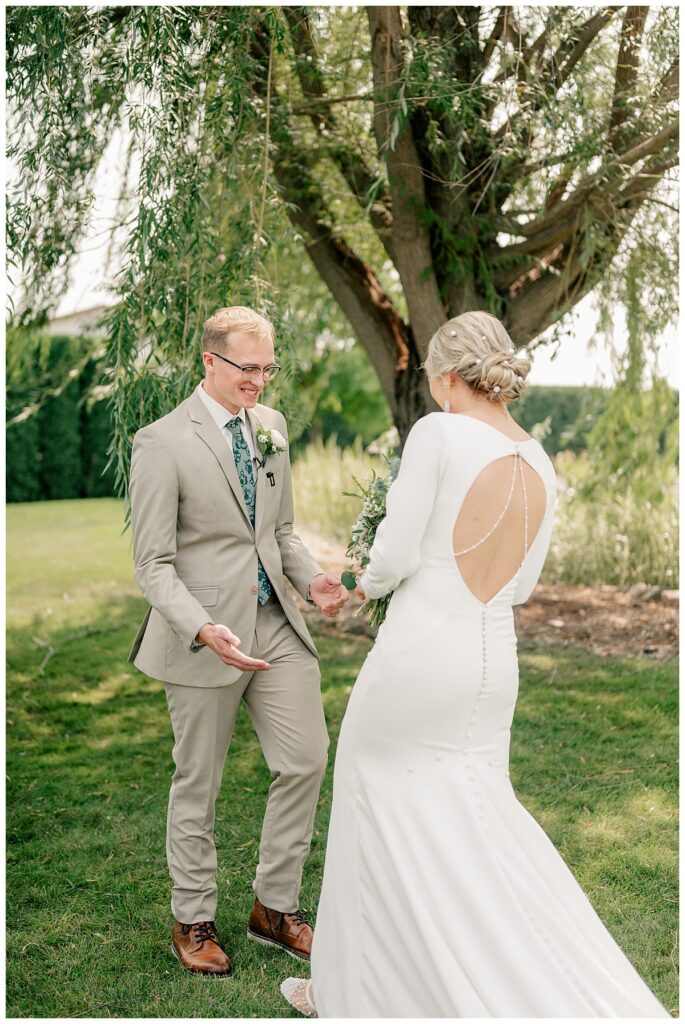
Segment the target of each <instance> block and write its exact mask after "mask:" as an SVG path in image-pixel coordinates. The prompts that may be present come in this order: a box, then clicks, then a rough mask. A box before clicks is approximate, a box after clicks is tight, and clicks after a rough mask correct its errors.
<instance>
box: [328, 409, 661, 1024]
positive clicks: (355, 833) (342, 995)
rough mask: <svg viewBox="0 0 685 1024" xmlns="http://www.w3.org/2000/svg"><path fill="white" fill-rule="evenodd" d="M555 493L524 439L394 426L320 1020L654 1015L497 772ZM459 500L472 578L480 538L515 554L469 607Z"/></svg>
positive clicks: (542, 458) (423, 424)
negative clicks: (394, 454)
mask: <svg viewBox="0 0 685 1024" xmlns="http://www.w3.org/2000/svg"><path fill="white" fill-rule="evenodd" d="M497 460H503V461H499V462H497ZM493 467H494V472H495V475H492V473H493ZM486 468H487V469H486ZM484 470H485V471H486V472H485V473H484V474H483V476H482V477H481V473H482V471H484ZM488 471H489V472H491V478H489V477H488V476H487V472H488ZM497 472H499V473H500V476H501V480H500V479H499V478H498V477H497V476H496V473H497ZM479 481H480V482H482V481H486V483H487V484H488V486H490V484H492V486H495V487H497V486H499V488H500V490H499V492H498V494H501V495H503V499H501V500H500V501H499V503H498V505H496V506H495V505H491V506H490V507H481V508H479V507H478V500H479V497H478V496H479V493H480V492H479V486H478V482H479ZM493 481H494V483H493ZM509 481H511V484H510V483H509ZM474 483H475V484H476V486H474V488H473V491H472V492H471V488H472V485H474ZM526 485H527V486H526ZM535 487H537V488H538V496H539V500H538V509H539V512H538V521H537V523H533V522H532V521H531V522H529V521H528V520H529V518H531V520H532V514H531V516H530V517H529V514H528V508H529V504H530V505H531V506H532V503H530V502H529V501H528V496H529V495H530V496H532V495H533V493H534V491H535ZM543 487H544V492H543V491H542V488H543ZM469 492H471V493H469ZM486 492H487V488H486V490H485V491H484V492H483V493H486ZM545 494H546V500H545ZM467 495H468V508H466V504H465V499H467ZM555 496H556V482H555V476H554V471H553V468H552V464H551V462H550V460H549V458H548V457H547V455H546V454H545V452H544V451H543V449H542V447H541V446H540V445H539V444H538V442H537V441H535V440H533V439H529V440H526V441H518V442H517V441H513V440H511V439H510V438H509V437H507V436H506V435H505V434H503V433H502V432H501V431H499V430H497V429H496V428H495V427H492V426H490V425H489V424H487V423H485V422H484V421H482V420H478V419H476V418H474V417H472V416H466V415H457V414H448V415H445V414H444V413H433V414H431V415H428V416H426V417H425V418H423V419H422V420H420V421H419V422H418V423H417V424H416V425H415V426H414V428H413V429H412V431H411V433H410V435H409V438H408V440H407V443H406V445H405V450H404V455H403V458H402V463H401V468H400V472H399V475H398V477H397V480H396V481H395V483H394V484H393V486H392V487H391V489H390V492H389V494H388V507H387V515H386V518H385V519H384V521H383V522H382V523H381V525H380V527H379V529H378V532H377V535H376V540H375V543H374V545H373V548H372V551H371V561H370V565H369V566H368V569H367V571H366V573H365V576H364V578H363V580H362V587H363V589H364V590H365V592H366V594H367V596H369V597H379V596H381V595H383V594H386V593H388V592H389V591H390V590H394V591H395V593H394V595H393V598H392V601H391V603H390V607H389V611H388V615H387V618H386V620H385V622H384V623H383V625H382V626H381V628H380V630H379V632H378V638H377V640H376V643H375V645H374V647H373V649H372V650H371V652H370V653H369V655H368V657H367V659H366V661H365V663H364V666H363V668H362V670H361V672H360V675H359V677H358V679H357V682H356V685H355V687H354V690H353V692H352V696H351V698H350V701H349V705H348V708H347V712H346V714H345V718H344V721H343V724H342V728H341V732H340V740H339V744H338V751H337V757H336V762H335V774H334V790H333V807H332V813H331V822H330V831H329V836H328V847H327V852H326V864H325V871H324V880H323V888H322V892H321V899H320V903H319V910H318V915H317V922H316V930H315V934H314V946H313V950H312V963H311V966H312V979H313V991H314V1000H315V1002H316V1007H317V1011H318V1014H319V1016H322V1017H551V1018H556V1017H664V1016H668V1013H667V1012H666V1010H665V1009H664V1008H663V1006H662V1005H661V1004H660V1003H659V1002H658V1000H657V999H656V997H655V996H654V995H653V994H652V992H651V991H650V989H649V988H648V987H647V985H646V984H645V983H644V982H643V981H642V979H641V978H640V976H639V975H638V974H637V972H636V971H635V969H634V968H633V966H632V965H631V963H630V962H629V960H628V959H627V957H626V956H625V955H624V954H623V952H622V951H621V950H620V949H619V947H618V946H617V945H616V943H615V942H614V940H613V938H612V937H611V935H610V934H609V932H608V931H607V929H606V928H605V927H604V925H603V924H602V922H601V921H600V919H599V917H598V916H597V914H596V913H595V911H594V910H593V908H592V906H591V905H590V903H589V901H588V900H587V898H586V896H585V895H584V893H583V891H582V889H581V888H580V886H579V885H578V883H577V882H576V881H575V879H574V878H573V875H572V874H571V872H570V871H569V869H568V868H567V867H566V865H565V863H564V861H563V860H562V858H561V856H560V855H559V854H558V853H557V851H556V849H555V848H554V846H553V845H552V843H551V841H550V840H549V839H548V837H547V836H546V834H545V833H544V832H543V830H542V828H541V827H540V826H539V825H538V824H537V823H536V821H535V820H534V819H533V818H532V817H531V816H530V814H528V812H527V811H526V810H525V808H524V807H523V806H522V805H521V804H520V803H519V802H518V800H517V799H516V796H515V794H514V791H513V789H512V786H511V783H510V781H509V774H508V771H507V766H508V759H509V736H510V727H511V722H512V716H513V713H514V706H515V703H516V696H517V688H518V663H517V657H516V634H515V631H514V619H513V612H512V606H513V605H514V604H521V603H523V602H524V601H526V600H527V599H528V598H529V597H530V595H531V593H532V591H533V588H534V587H535V584H536V582H537V580H538V577H539V575H540V571H541V569H542V565H543V562H544V560H545V556H546V553H547V549H548V547H549V542H550V536H551V531H552V522H553V517H554V503H555ZM462 504H465V509H466V513H465V517H464V520H463V522H464V530H466V531H467V533H468V531H469V530H470V531H471V532H470V536H469V537H467V538H466V543H465V544H461V543H460V544H459V551H458V552H457V554H458V555H465V556H466V558H467V559H469V558H470V559H471V562H470V572H471V574H472V575H473V573H474V572H476V574H477V573H478V571H479V564H478V559H479V558H480V557H481V553H483V552H485V555H487V552H488V550H489V551H492V550H495V549H494V548H492V545H493V544H494V545H495V546H496V545H497V544H499V549H498V550H499V551H500V552H502V553H503V554H502V556H501V559H498V560H496V562H499V561H502V562H504V561H506V558H505V555H506V554H507V552H509V553H511V552H512V551H513V552H514V553H515V557H516V561H515V562H514V563H512V564H513V565H514V571H513V572H512V573H511V574H510V577H509V576H507V578H505V579H504V581H503V582H501V586H499V589H497V590H496V592H495V593H494V596H493V597H491V598H490V599H489V600H487V601H486V602H484V601H482V600H480V599H479V598H478V597H476V596H475V594H474V592H472V590H470V589H469V587H468V586H467V584H466V582H465V576H464V575H462V571H463V572H466V568H465V567H466V565H467V564H468V563H467V562H465V561H464V560H463V559H460V558H455V554H454V547H455V543H458V538H457V537H456V536H455V523H456V524H457V526H456V529H457V530H461V529H462V527H461V526H460V525H459V523H461V522H462V520H461V519H460V520H459V523H457V520H458V519H459V513H460V510H461V509H462ZM462 532H463V530H462ZM526 533H530V537H529V538H528V541H529V543H526V537H525V534H526ZM503 537H504V538H505V539H506V540H507V543H506V544H505V545H504V546H502V538H503ZM479 538H486V539H487V545H486V543H483V544H482V545H481V544H479V543H478V540H479ZM526 549H527V550H526ZM519 563H520V564H519ZM516 564H519V568H518V570H517V569H516V567H515V566H516ZM480 570H482V565H481V566H480ZM497 571H498V565H497V564H495V565H494V567H491V572H490V576H489V579H490V580H491V581H493V580H495V577H496V574H497ZM481 575H482V571H481ZM497 582H500V581H497ZM492 589H493V591H494V586H493V588H492Z"/></svg>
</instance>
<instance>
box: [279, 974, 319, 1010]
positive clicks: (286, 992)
mask: <svg viewBox="0 0 685 1024" xmlns="http://www.w3.org/2000/svg"><path fill="white" fill-rule="evenodd" d="M281 994H282V996H283V998H284V999H286V1000H287V1001H288V1002H289V1003H290V1005H291V1006H294V1007H295V1009H296V1010H297V1011H298V1013H301V1014H302V1015H303V1016H304V1017H318V1013H317V1012H316V1006H315V1005H314V999H313V996H312V983H311V980H309V979H307V978H286V979H285V981H282V982H281Z"/></svg>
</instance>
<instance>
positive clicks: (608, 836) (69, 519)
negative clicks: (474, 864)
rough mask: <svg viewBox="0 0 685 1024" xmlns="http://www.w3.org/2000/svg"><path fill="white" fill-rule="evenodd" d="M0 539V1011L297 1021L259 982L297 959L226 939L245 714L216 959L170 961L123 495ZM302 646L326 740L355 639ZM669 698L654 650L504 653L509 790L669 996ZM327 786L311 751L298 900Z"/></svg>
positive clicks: (252, 777)
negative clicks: (311, 826) (312, 780)
mask: <svg viewBox="0 0 685 1024" xmlns="http://www.w3.org/2000/svg"><path fill="white" fill-rule="evenodd" d="M7 555H8V584H9V589H8V598H7V615H8V642H7V652H8V677H7V678H8V690H7V735H8V746H7V752H8V776H9V779H8V783H7V807H8V823H7V839H8V853H7V924H8V946H7V952H8V966H7V1015H8V1016H13V1017H27V1016H30V1017H67V1016H80V1017H285V1016H295V1014H294V1013H292V1014H290V1013H289V1009H288V1007H287V1006H286V1005H285V1004H284V1003H282V1001H281V998H280V996H279V993H278V982H279V981H280V979H281V978H283V977H284V976H286V975H288V974H291V973H295V974H297V973H300V974H302V975H303V976H304V975H305V974H306V970H305V969H303V965H298V964H297V963H295V961H293V960H291V959H290V958H289V957H286V956H284V955H283V954H280V953H278V952H277V951H275V950H265V949H264V948H263V947H260V946H256V945H254V944H252V943H249V942H248V941H247V940H246V937H245V928H246V919H247V915H248V913H249V909H250V906H251V904H252V893H251V881H252V877H253V871H254V866H255V862H256V855H257V843H258V837H259V831H260V826H261V819H262V813H263V807H264V798H265V793H266V790H267V787H268V785H269V773H268V771H267V769H266V766H265V764H264V761H263V758H262V755H261V751H260V748H259V745H258V743H257V740H256V737H255V735H254V733H253V731H252V728H251V725H250V722H249V719H248V718H247V716H246V715H244V714H243V715H241V718H240V721H239V724H238V728H237V731H236V734H235V738H234V740H233V744H232V747H231V751H230V754H229V759H228V762H227V766H226V771H225V775H224V784H223V788H222V792H221V796H220V800H219V804H218V820H217V830H216V831H217V842H218V847H219V861H220V867H219V884H220V892H221V900H220V907H219V911H218V915H217V924H218V927H219V930H220V933H221V934H222V936H224V937H225V938H226V940H227V943H228V947H229V949H230V952H231V954H232V957H233V959H234V962H235V974H234V976H233V978H231V979H230V980H228V981H224V982H217V981H211V980H205V979H201V978H193V977H191V976H189V975H187V974H185V973H183V972H182V971H181V970H180V969H179V968H178V967H177V966H176V963H175V961H173V960H172V958H171V954H170V952H169V942H168V939H169V929H170V924H171V914H170V909H169V881H168V877H167V870H166V862H165V856H164V830H165V813H166V800H167V792H168V786H169V779H170V775H171V772H172V761H171V745H172V740H171V728H170V725H169V721H168V716H167V712H166V705H165V701H164V695H163V691H162V688H161V686H160V685H159V684H157V683H155V682H153V681H151V680H149V679H147V678H145V677H143V676H141V675H140V674H139V673H137V672H136V670H135V669H133V668H132V666H130V665H128V664H127V661H126V656H127V653H128V648H129V646H130V643H131V640H132V638H133V635H134V632H135V629H136V628H137V624H138V621H139V619H140V618H142V615H143V613H144V610H145V606H144V603H143V601H142V599H141V598H140V597H139V595H138V593H137V590H136V587H135V584H134V582H133V579H132V572H131V561H130V552H129V535H128V534H125V535H122V534H121V505H120V504H119V503H118V502H115V501H109V500H94V501H81V502H50V503H40V504H34V505H23V506H18V505H15V506H10V507H9V510H8V538H7ZM36 640H38V641H40V643H36V642H35V641H36ZM318 642H319V646H320V651H321V655H322V666H323V678H324V701H325V707H326V715H327V719H328V723H329V729H330V732H331V736H332V740H333V743H332V753H333V750H334V743H335V739H336V737H337V734H338V729H339V726H340V721H341V718H342V715H343V712H344V709H345V704H346V701H347V698H348V695H349V692H350V687H351V686H352V684H353V682H354V678H355V674H356V671H357V669H358V668H359V666H360V665H361V663H362V661H363V659H364V657H365V655H366V651H367V650H368V641H366V640H364V639H360V638H358V637H350V636H342V637H336V636H334V635H333V634H331V633H330V631H329V632H327V633H326V635H323V636H319V637H318ZM44 645H48V646H44ZM43 662H45V668H44V670H43V671H42V672H41V671H39V669H40V666H41V663H43ZM676 699H677V672H676V666H675V664H673V663H667V664H653V663H651V662H649V661H647V660H644V659H608V658H597V657H592V656H588V655H586V654H584V653H583V652H582V651H579V650H576V651H569V650H568V649H561V648H558V649H554V648H545V649H541V648H534V649H533V648H526V647H523V649H522V650H521V696H520V700H519V706H518V709H517V716H516V720H515V728H514V738H513V746H512V778H513V780H514V784H515V786H516V789H517V792H518V794H519V797H520V798H521V800H522V801H523V803H524V804H525V805H526V806H527V807H528V809H529V810H530V811H531V813H532V814H533V815H535V817H536V818H537V819H538V820H539V821H540V822H541V824H542V825H543V826H544V828H545V829H546V830H547V832H548V834H549V835H550V836H551V838H552V839H553V840H554V842H555V843H556V845H557V847H558V848H559V850H560V851H561V853H562V855H563V856H564V858H565V859H566V861H567V863H568V864H569V866H570V867H571V868H572V870H573V871H574V873H575V874H576V877H577V878H578V879H579V881H580V883H581V884H582V885H583V887H584V888H585V890H586V891H587V892H588V894H589V896H590V898H591V900H592V902H593V904H594V905H595V907H596V908H597V910H598V912H599V913H600V915H601V916H602V918H603V920H604V921H605V923H606V924H607V926H608V927H609V928H610V930H611V931H612V933H613V934H614V935H615V937H616V938H617V940H618V941H619V943H620V944H621V946H622V947H623V948H624V949H625V951H626V953H627V954H628V956H629V957H630V958H631V960H632V961H633V963H634V964H635V965H636V967H637V968H638V970H639V971H640V972H641V974H642V975H643V976H644V977H645V979H646V981H647V982H648V983H649V984H650V985H651V987H652V988H653V989H654V991H655V992H656V993H657V995H658V996H659V998H660V999H661V1000H662V1002H663V1003H664V1004H665V1005H666V1006H667V1007H668V1008H669V1009H671V1010H672V1011H673V1010H675V1007H676V999H677V976H676V966H677V960H676V952H675V934H676V926H677V905H676V884H677V858H676V810H677V785H676V756H677V717H676ZM332 760H333V759H332V756H331V765H332ZM330 785H331V771H330V767H329V773H328V775H327V778H326V782H325V784H324V787H323V790H322V796H321V801H320V806H319V811H318V816H317V821H316V830H315V836H314V842H313V847H312V854H311V856H310V858H309V861H308V862H307V866H306V870H305V882H304V891H303V894H302V905H303V907H305V908H307V909H308V910H310V911H312V912H314V911H315V909H316V903H317V897H318V892H319V886H320V880H321V870H322V865H323V855H324V848H325V839H326V823H327V816H328V811H329V805H330Z"/></svg>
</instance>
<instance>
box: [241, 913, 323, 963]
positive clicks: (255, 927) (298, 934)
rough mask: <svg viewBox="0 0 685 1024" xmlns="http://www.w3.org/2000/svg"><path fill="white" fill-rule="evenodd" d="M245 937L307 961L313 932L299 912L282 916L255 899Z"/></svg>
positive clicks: (310, 950)
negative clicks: (276, 947)
mask: <svg viewBox="0 0 685 1024" xmlns="http://www.w3.org/2000/svg"><path fill="white" fill-rule="evenodd" d="M247 937H248V939H252V940H253V941H254V942H261V943H262V945H263V946H278V948H279V949H282V950H284V951H285V952H286V953H289V954H290V956H294V957H295V959H296V960H309V957H310V954H311V952H312V939H313V938H314V932H313V930H312V927H311V925H309V924H307V922H306V921H305V919H304V917H303V916H302V914H300V912H299V911H295V913H294V914H282V913H281V912H280V910H270V909H269V907H265V906H264V904H263V903H260V902H259V900H257V899H256V900H255V901H254V906H253V908H252V912H251V913H250V920H249V921H248V924H247Z"/></svg>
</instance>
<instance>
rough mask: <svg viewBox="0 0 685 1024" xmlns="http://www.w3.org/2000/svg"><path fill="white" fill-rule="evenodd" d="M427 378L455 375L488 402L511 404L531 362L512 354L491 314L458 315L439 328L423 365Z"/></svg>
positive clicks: (505, 338)
mask: <svg viewBox="0 0 685 1024" xmlns="http://www.w3.org/2000/svg"><path fill="white" fill-rule="evenodd" d="M423 366H424V369H425V371H426V373H427V374H428V377H429V378H431V379H432V378H434V377H444V376H446V375H447V374H448V373H456V374H458V375H459V376H460V377H461V378H462V380H464V381H465V382H466V383H467V384H468V385H469V387H471V388H473V390H474V391H477V392H478V393H479V394H482V395H485V397H486V398H489V399H491V400H492V401H504V402H513V401H514V399H516V398H518V397H519V395H520V394H521V393H522V391H523V389H524V388H525V383H526V377H527V376H528V374H529V373H530V367H531V363H530V360H529V359H527V358H526V357H525V356H518V355H516V351H515V349H514V345H513V343H512V340H511V338H510V337H509V335H508V333H507V331H506V329H505V327H504V325H503V324H502V323H500V321H499V320H498V319H497V317H494V316H492V314H491V313H485V312H481V311H478V312H473V313H462V314H461V315H460V316H455V317H453V318H452V319H451V320H448V321H447V323H446V324H443V325H442V327H439V328H438V330H437V331H436V332H435V334H434V335H433V337H432V338H431V340H430V342H429V344H428V355H427V356H426V360H425V362H424V364H423Z"/></svg>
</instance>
